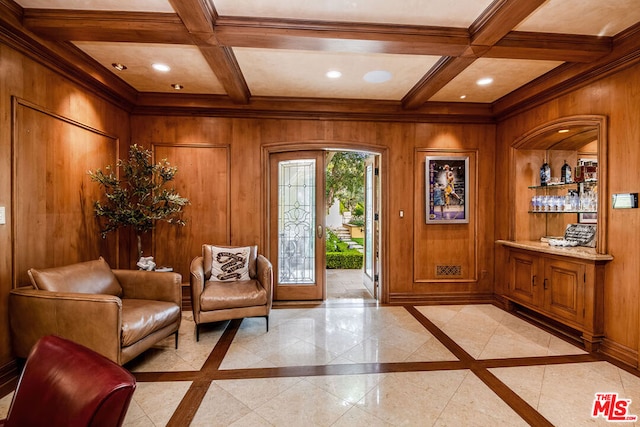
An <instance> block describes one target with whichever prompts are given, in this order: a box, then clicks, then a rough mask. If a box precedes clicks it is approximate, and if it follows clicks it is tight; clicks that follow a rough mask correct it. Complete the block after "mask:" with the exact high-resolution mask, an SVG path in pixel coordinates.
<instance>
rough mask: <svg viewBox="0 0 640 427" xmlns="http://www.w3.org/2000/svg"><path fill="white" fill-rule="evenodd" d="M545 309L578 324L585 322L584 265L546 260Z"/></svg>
mask: <svg viewBox="0 0 640 427" xmlns="http://www.w3.org/2000/svg"><path fill="white" fill-rule="evenodd" d="M544 270H545V272H544V277H545V279H544V284H543V285H544V309H545V310H546V311H548V312H549V313H552V314H554V315H555V316H558V317H561V318H563V319H566V320H570V321H572V322H576V323H577V324H582V322H583V320H584V284H585V266H584V264H580V263H575V262H570V261H564V260H558V259H551V258H546V259H545V260H544Z"/></svg>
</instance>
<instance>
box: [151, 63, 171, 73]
mask: <svg viewBox="0 0 640 427" xmlns="http://www.w3.org/2000/svg"><path fill="white" fill-rule="evenodd" d="M152 67H153V69H154V70H156V71H162V72H163V73H166V72H167V71H169V70H171V67H169V66H168V65H167V64H159V63H156V64H153V65H152Z"/></svg>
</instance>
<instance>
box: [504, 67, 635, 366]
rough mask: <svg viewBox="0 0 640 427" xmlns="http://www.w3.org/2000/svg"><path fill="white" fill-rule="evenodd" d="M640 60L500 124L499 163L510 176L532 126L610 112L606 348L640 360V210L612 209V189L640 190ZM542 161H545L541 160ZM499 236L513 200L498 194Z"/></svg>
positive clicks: (623, 357) (626, 358)
mask: <svg viewBox="0 0 640 427" xmlns="http://www.w3.org/2000/svg"><path fill="white" fill-rule="evenodd" d="M638 94H640V66H639V65H635V66H633V67H630V68H627V69H626V70H623V71H621V72H619V73H617V74H614V75H612V76H610V77H606V78H604V79H602V80H599V81H597V82H596V83H593V84H590V85H588V86H586V87H583V88H580V89H578V90H575V91H573V92H571V93H569V94H567V95H564V96H562V97H559V98H557V99H555V100H554V101H551V102H547V103H545V104H543V105H541V106H538V107H536V108H532V109H531V110H529V111H526V112H523V113H520V114H517V115H516V116H514V117H510V118H508V119H506V120H504V121H502V122H500V123H499V124H498V134H497V142H498V149H497V153H496V165H495V167H496V169H497V170H498V171H500V172H499V174H500V176H503V177H505V178H506V177H508V176H509V167H510V162H509V147H510V145H511V144H512V143H513V142H514V141H515V140H516V138H518V137H519V136H521V135H523V134H524V133H526V132H527V131H529V130H531V129H533V128H535V127H537V126H539V125H542V124H543V123H546V122H548V121H551V120H554V119H558V118H560V117H565V116H570V115H578V114H601V115H606V116H607V117H608V130H609V135H608V153H606V156H607V160H608V168H609V176H608V186H609V194H608V195H607V197H606V200H608V201H609V203H608V204H607V205H606V206H600V207H599V208H600V209H606V210H607V213H608V215H609V216H608V222H607V230H606V233H607V238H608V247H607V248H606V252H607V253H609V254H611V255H613V258H614V259H613V261H611V262H610V263H608V264H607V266H606V270H605V297H604V299H605V301H604V304H605V306H604V312H605V320H604V324H605V336H606V338H605V342H604V345H603V346H602V350H603V351H605V352H607V353H608V354H610V355H612V356H615V357H617V358H619V359H621V360H623V361H625V362H627V363H629V364H632V365H634V366H638V362H639V360H638V357H639V356H638V350H639V345H640V336H639V331H640V285H639V284H640V258H639V257H638V254H640V239H638V230H639V229H640V210H638V209H612V207H611V202H610V200H611V194H613V193H622V192H638V191H639V190H640V188H639V187H640V145H639V144H638V142H639V141H640V120H638V117H640V103H639V102H638ZM537 167H539V166H537ZM496 194H508V182H506V180H501V179H498V180H497V181H496ZM496 203H497V204H496V237H497V238H499V239H506V238H507V237H508V224H509V210H510V209H511V207H512V206H513V203H512V201H511V200H508V199H505V198H501V197H496ZM504 262H505V260H504V254H503V253H502V252H501V249H498V250H497V252H496V273H497V278H498V280H497V281H496V291H497V292H501V291H502V288H503V287H504V286H505V285H506V280H505V279H504V278H502V277H501V276H500V274H499V272H500V271H504V270H505V269H504Z"/></svg>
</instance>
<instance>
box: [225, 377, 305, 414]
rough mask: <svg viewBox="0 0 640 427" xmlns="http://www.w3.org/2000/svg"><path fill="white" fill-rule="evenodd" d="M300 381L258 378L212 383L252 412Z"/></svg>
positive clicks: (297, 379)
mask: <svg viewBox="0 0 640 427" xmlns="http://www.w3.org/2000/svg"><path fill="white" fill-rule="evenodd" d="M300 381H302V378H299V377H294V378H259V379H247V380H220V381H214V384H216V385H217V386H218V387H220V388H221V389H223V390H225V391H226V392H227V393H229V394H230V395H232V396H233V397H235V398H236V399H237V400H238V401H240V402H242V403H243V404H244V405H245V406H247V407H248V408H249V409H251V410H254V409H256V408H257V407H259V406H261V405H263V404H265V403H266V402H268V401H270V400H271V399H273V398H275V397H276V396H278V395H279V394H280V393H282V392H284V391H286V390H288V389H290V388H291V387H293V386H294V385H296V384H298V383H299V382H300Z"/></svg>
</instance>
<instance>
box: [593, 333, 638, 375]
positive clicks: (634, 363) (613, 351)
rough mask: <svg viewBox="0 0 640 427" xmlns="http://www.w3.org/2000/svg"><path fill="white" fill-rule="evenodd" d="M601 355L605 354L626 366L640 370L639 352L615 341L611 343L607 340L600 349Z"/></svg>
mask: <svg viewBox="0 0 640 427" xmlns="http://www.w3.org/2000/svg"><path fill="white" fill-rule="evenodd" d="M598 350H599V351H600V353H603V354H605V355H607V356H609V357H611V358H612V359H615V360H618V361H620V362H622V363H624V364H625V365H629V366H631V367H632V368H636V369H637V368H639V366H638V351H637V350H634V349H632V348H629V347H627V346H624V345H622V344H618V343H617V342H615V341H611V340H609V339H607V338H605V339H604V340H603V341H602V343H601V344H600V347H599V348H598Z"/></svg>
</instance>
